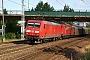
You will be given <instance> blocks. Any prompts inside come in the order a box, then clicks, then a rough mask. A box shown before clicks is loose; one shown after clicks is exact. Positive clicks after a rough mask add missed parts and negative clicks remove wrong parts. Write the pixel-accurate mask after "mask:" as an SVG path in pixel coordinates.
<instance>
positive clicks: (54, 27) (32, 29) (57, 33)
mask: <svg viewBox="0 0 90 60" xmlns="http://www.w3.org/2000/svg"><path fill="white" fill-rule="evenodd" d="M25 36H26V38H27V39H28V40H29V41H30V42H31V43H34V42H35V41H39V42H42V41H44V40H45V39H49V38H50V39H56V38H60V37H61V26H60V24H57V23H53V22H48V21H41V20H28V22H27V25H26V31H25Z"/></svg>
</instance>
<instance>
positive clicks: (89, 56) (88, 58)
mask: <svg viewBox="0 0 90 60" xmlns="http://www.w3.org/2000/svg"><path fill="white" fill-rule="evenodd" d="M86 51H87V53H86V55H85V56H84V57H82V58H80V59H79V60H90V48H88V49H86Z"/></svg>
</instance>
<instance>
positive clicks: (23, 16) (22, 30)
mask: <svg viewBox="0 0 90 60" xmlns="http://www.w3.org/2000/svg"><path fill="white" fill-rule="evenodd" d="M24 6H25V5H24V0H22V17H21V21H22V24H21V39H22V40H24V29H25V15H24Z"/></svg>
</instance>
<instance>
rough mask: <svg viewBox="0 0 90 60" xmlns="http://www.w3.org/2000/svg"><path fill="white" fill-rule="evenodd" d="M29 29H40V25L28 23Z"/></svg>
mask: <svg viewBox="0 0 90 60" xmlns="http://www.w3.org/2000/svg"><path fill="white" fill-rule="evenodd" d="M28 27H33V28H40V23H36V22H28Z"/></svg>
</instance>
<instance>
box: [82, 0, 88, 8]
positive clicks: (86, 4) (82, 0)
mask: <svg viewBox="0 0 90 60" xmlns="http://www.w3.org/2000/svg"><path fill="white" fill-rule="evenodd" d="M81 1H82V2H83V3H84V4H86V5H87V3H86V2H85V1H84V0H81ZM87 6H88V7H90V6H89V5H87Z"/></svg>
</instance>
